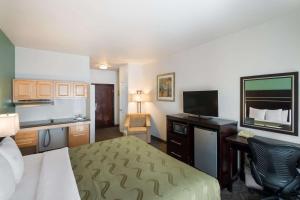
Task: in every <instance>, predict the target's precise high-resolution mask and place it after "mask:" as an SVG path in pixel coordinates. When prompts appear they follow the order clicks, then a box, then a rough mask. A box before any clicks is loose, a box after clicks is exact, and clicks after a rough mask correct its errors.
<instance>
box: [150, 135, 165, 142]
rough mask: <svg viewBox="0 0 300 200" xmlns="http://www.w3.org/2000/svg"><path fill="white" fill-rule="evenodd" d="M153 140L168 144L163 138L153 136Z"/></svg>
mask: <svg viewBox="0 0 300 200" xmlns="http://www.w3.org/2000/svg"><path fill="white" fill-rule="evenodd" d="M151 139H153V140H156V141H159V142H162V143H167V141H164V140H162V139H161V138H159V137H156V136H153V135H151Z"/></svg>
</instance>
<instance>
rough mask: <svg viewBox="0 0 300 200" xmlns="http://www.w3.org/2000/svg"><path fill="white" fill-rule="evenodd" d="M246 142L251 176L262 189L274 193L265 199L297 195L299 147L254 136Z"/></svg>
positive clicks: (299, 175)
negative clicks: (270, 141) (269, 141)
mask: <svg viewBox="0 0 300 200" xmlns="http://www.w3.org/2000/svg"><path fill="white" fill-rule="evenodd" d="M248 143H249V147H250V150H251V156H250V160H251V161H250V167H251V173H252V176H253V177H254V179H255V181H256V182H257V184H259V185H260V186H262V187H263V189H264V191H267V192H271V193H272V194H273V195H274V196H272V197H268V198H266V199H284V198H286V199H291V198H292V197H296V196H297V195H299V190H300V173H299V172H298V171H297V168H296V167H297V162H298V161H299V159H300V149H299V148H297V147H294V146H289V145H283V144H271V143H267V142H264V141H262V140H259V139H256V138H248ZM297 199H299V196H298V198H297Z"/></svg>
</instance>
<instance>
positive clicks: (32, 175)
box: [12, 148, 80, 200]
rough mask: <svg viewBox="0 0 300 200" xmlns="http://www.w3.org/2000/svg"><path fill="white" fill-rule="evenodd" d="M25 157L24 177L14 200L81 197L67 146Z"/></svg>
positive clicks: (72, 198) (77, 199)
mask: <svg viewBox="0 0 300 200" xmlns="http://www.w3.org/2000/svg"><path fill="white" fill-rule="evenodd" d="M25 157H27V158H26V159H25ZM25 157H24V159H25V160H26V161H25V173H24V177H23V178H22V180H21V183H20V184H19V185H18V187H17V190H16V192H15V194H14V197H13V198H12V200H34V199H36V200H54V199H55V200H60V199H61V200H80V196H79V192H78V189H77V184H76V180H75V177H74V174H73V170H72V166H71V162H70V158H69V152H68V148H63V149H58V150H53V151H48V152H45V153H43V154H36V155H31V156H25ZM33 160H34V161H33ZM29 168H30V169H29Z"/></svg>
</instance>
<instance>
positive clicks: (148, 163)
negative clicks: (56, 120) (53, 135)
mask: <svg viewBox="0 0 300 200" xmlns="http://www.w3.org/2000/svg"><path fill="white" fill-rule="evenodd" d="M24 163H25V172H24V175H23V178H22V181H21V183H20V184H19V185H18V187H17V190H16V192H15V194H14V196H13V198H12V200H17V199H22V200H32V199H38V200H50V199H51V200H52V199H57V200H59V199H64V200H77V199H78V200H79V199H82V200H96V199H108V200H115V199H124V200H125V199H128V200H135V199H137V200H147V199H148V200H155V199H162V200H183V199H188V200H204V199H205V200H220V188H219V184H218V181H217V180H216V179H215V178H213V177H211V176H209V175H207V174H205V173H202V172H200V171H198V170H196V169H194V168H192V167H190V166H188V165H186V164H184V163H182V162H180V161H178V160H176V159H174V158H172V157H170V156H168V155H167V154H165V153H163V152H161V151H159V150H157V149H156V148H154V147H152V146H150V145H148V144H146V143H145V142H144V141H142V140H140V139H138V138H136V137H134V136H128V137H121V138H116V139H112V140H107V141H103V142H97V143H94V144H89V145H83V146H80V147H76V148H71V149H68V148H63V149H59V150H54V151H49V152H45V153H43V154H36V155H31V156H25V157H24ZM72 169H73V171H72Z"/></svg>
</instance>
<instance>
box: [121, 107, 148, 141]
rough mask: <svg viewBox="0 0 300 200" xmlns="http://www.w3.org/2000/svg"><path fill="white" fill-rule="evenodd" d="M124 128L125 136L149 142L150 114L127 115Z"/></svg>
mask: <svg viewBox="0 0 300 200" xmlns="http://www.w3.org/2000/svg"><path fill="white" fill-rule="evenodd" d="M124 127H125V129H126V131H125V135H126V136H127V135H135V136H137V137H139V138H141V139H142V140H144V141H146V142H147V143H150V142H151V134H150V127H151V122H150V114H145V113H136V114H127V116H126V120H125V124H124Z"/></svg>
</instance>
